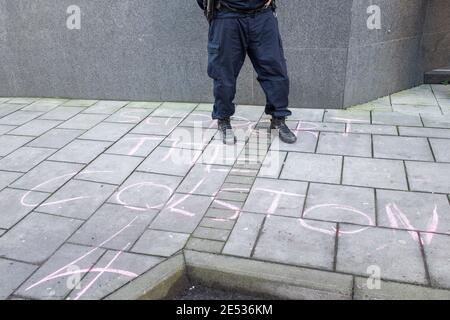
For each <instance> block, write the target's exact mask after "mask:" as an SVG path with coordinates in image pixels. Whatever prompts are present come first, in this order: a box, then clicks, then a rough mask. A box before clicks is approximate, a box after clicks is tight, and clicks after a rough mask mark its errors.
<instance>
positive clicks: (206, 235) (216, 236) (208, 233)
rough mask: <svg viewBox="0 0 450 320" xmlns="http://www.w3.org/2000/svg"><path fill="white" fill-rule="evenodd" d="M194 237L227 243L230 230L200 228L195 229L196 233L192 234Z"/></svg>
mask: <svg viewBox="0 0 450 320" xmlns="http://www.w3.org/2000/svg"><path fill="white" fill-rule="evenodd" d="M192 235H193V236H194V237H197V238H200V239H208V240H215V241H224V242H225V241H226V240H227V239H228V236H229V235H230V231H229V230H224V229H215V228H206V227H201V226H200V227H198V228H197V229H195V232H194V233H193V234H192Z"/></svg>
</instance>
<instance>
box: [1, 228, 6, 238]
mask: <svg viewBox="0 0 450 320" xmlns="http://www.w3.org/2000/svg"><path fill="white" fill-rule="evenodd" d="M6 231H8V230H6V229H0V237H1V236H2V235H4V234H5V233H6Z"/></svg>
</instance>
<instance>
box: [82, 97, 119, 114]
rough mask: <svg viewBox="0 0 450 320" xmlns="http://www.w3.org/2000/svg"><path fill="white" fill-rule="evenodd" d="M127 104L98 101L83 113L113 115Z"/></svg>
mask: <svg viewBox="0 0 450 320" xmlns="http://www.w3.org/2000/svg"><path fill="white" fill-rule="evenodd" d="M126 104H128V101H106V100H102V101H98V102H96V103H95V104H93V105H92V106H91V107H89V108H87V109H86V110H85V111H84V112H85V113H98V114H113V113H114V112H116V111H117V110H119V109H120V108H122V107H123V106H125V105H126Z"/></svg>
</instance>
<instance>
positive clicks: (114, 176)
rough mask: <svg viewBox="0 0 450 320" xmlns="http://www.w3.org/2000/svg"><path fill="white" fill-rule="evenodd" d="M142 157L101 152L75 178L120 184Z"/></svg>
mask: <svg viewBox="0 0 450 320" xmlns="http://www.w3.org/2000/svg"><path fill="white" fill-rule="evenodd" d="M141 161H142V159H141V158H137V157H129V156H119V155H113V154H102V155H100V156H99V157H98V158H97V159H95V160H94V161H92V162H91V163H90V164H89V165H88V166H87V167H86V168H85V169H84V170H83V171H81V172H80V173H79V174H78V175H77V176H76V177H75V179H80V180H88V181H95V182H103V183H110V184H117V185H119V184H121V183H122V182H123V181H125V179H126V178H127V177H128V176H129V175H130V174H131V173H132V172H133V171H134V170H135V169H136V167H137V166H138V165H139V164H140V163H141Z"/></svg>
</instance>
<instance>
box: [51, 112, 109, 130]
mask: <svg viewBox="0 0 450 320" xmlns="http://www.w3.org/2000/svg"><path fill="white" fill-rule="evenodd" d="M106 117H107V115H103V114H85V113H82V114H77V115H76V116H74V117H73V118H70V119H69V120H67V121H65V122H63V123H62V124H60V125H59V126H58V128H62V129H80V130H89V129H91V128H92V127H95V126H96V125H97V124H99V123H100V122H102V121H103V120H105V119H106Z"/></svg>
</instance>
